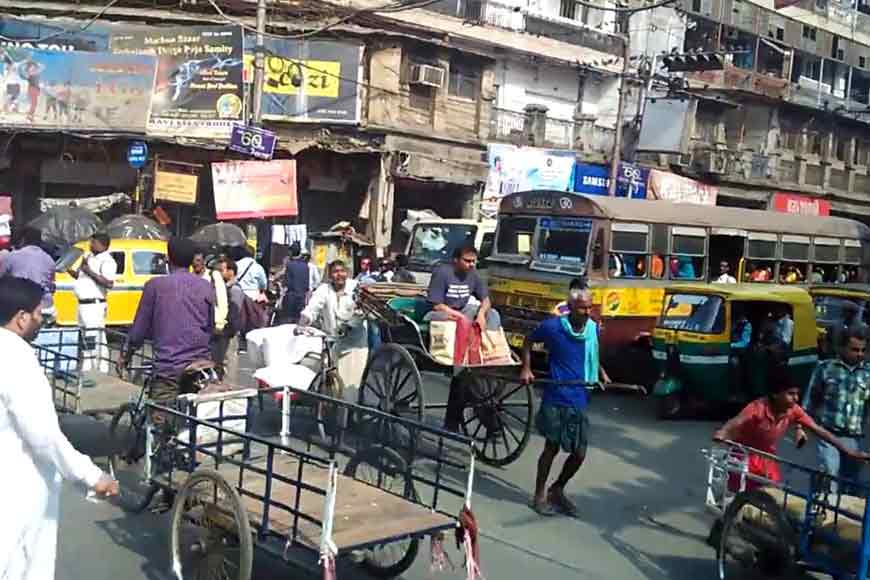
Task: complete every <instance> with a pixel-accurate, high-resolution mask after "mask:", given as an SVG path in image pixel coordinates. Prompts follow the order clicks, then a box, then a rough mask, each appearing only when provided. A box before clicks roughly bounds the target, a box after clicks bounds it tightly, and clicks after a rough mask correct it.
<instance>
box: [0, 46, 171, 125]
mask: <svg viewBox="0 0 870 580" xmlns="http://www.w3.org/2000/svg"><path fill="white" fill-rule="evenodd" d="M155 67H156V63H155V59H154V58H153V57H150V56H135V55H115V54H106V53H95V52H58V51H51V50H29V49H24V48H9V47H3V48H0V79H2V80H0V84H2V87H0V125H3V126H5V127H11V128H15V127H21V128H26V129H53V130H59V129H60V130H62V129H73V130H78V131H123V132H130V133H144V132H145V128H146V125H147V121H148V111H149V107H150V102H151V89H152V86H153V84H154V74H155V72H154V71H155Z"/></svg>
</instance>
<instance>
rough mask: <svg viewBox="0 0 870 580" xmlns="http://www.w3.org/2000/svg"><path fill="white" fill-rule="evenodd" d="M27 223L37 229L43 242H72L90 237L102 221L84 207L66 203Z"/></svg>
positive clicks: (101, 224) (100, 225)
mask: <svg viewBox="0 0 870 580" xmlns="http://www.w3.org/2000/svg"><path fill="white" fill-rule="evenodd" d="M27 225H28V226H30V227H32V228H35V229H37V230H39V231H40V232H41V233H42V240H43V241H44V242H47V243H52V244H56V243H58V242H63V243H67V244H74V243H76V242H78V241H79V240H86V239H88V238H89V237H91V236H92V235H93V234H94V232H96V231H97V230H99V229H100V228H101V227H102V226H103V221H102V220H101V219H100V218H98V217H97V216H96V214H93V213H91V212H89V211H88V210H86V209H84V208H81V207H77V206H73V205H67V206H60V207H53V208H51V209H49V210H48V211H46V212H45V213H43V214H40V215H39V216H38V217H36V218H34V219H33V220H31V222H30V223H29V224H27Z"/></svg>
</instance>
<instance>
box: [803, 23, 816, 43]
mask: <svg viewBox="0 0 870 580" xmlns="http://www.w3.org/2000/svg"><path fill="white" fill-rule="evenodd" d="M803 37H804V38H806V39H807V40H812V41H813V42H815V40H816V29H815V28H813V27H812V26H807V25H806V24H804V30H803Z"/></svg>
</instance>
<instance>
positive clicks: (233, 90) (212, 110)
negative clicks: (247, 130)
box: [111, 26, 244, 139]
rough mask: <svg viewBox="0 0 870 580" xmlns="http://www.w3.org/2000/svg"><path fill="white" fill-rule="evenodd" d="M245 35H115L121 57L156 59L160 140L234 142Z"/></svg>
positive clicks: (154, 127)
mask: <svg viewBox="0 0 870 580" xmlns="http://www.w3.org/2000/svg"><path fill="white" fill-rule="evenodd" d="M242 38H243V35H242V29H241V28H240V27H237V26H207V27H205V26H203V27H187V28H167V29H156V30H148V31H139V30H135V31H130V32H118V33H114V34H113V35H112V39H111V45H112V52H114V53H116V54H150V55H154V56H156V57H157V64H158V66H157V80H156V82H155V84H154V96H153V99H152V104H151V117H150V119H149V120H148V133H149V134H151V135H156V136H168V137H192V138H203V139H229V138H230V132H231V131H232V129H233V124H234V123H236V122H238V121H241V120H242V115H243V111H244V107H243V98H244V87H243V83H242V73H243V71H242V68H243V67H242V57H243V53H242V48H243V47H242Z"/></svg>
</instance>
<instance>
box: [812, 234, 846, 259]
mask: <svg viewBox="0 0 870 580" xmlns="http://www.w3.org/2000/svg"><path fill="white" fill-rule="evenodd" d="M813 261H814V262H822V263H832V264H836V263H837V262H839V261H840V240H836V239H833V238H816V239H815V243H814V244H813Z"/></svg>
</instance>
